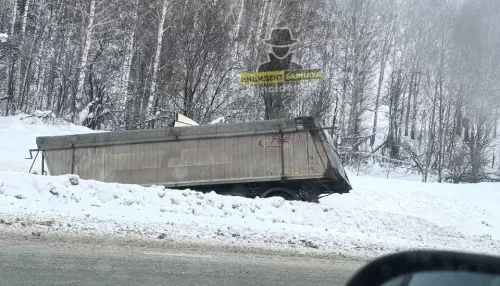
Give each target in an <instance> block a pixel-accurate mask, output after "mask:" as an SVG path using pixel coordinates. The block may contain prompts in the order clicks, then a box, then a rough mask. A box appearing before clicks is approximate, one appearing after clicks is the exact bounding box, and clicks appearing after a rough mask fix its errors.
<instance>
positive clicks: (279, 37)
mask: <svg viewBox="0 0 500 286" xmlns="http://www.w3.org/2000/svg"><path fill="white" fill-rule="evenodd" d="M264 42H265V43H266V44H268V45H270V46H273V47H289V46H293V45H295V44H296V43H297V40H294V39H292V32H291V31H290V29H288V28H282V29H273V31H272V32H271V38H270V39H268V40H265V41H264Z"/></svg>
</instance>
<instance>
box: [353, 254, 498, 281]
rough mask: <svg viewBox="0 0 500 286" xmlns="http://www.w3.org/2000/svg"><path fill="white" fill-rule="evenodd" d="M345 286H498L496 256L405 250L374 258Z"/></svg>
mask: <svg viewBox="0 0 500 286" xmlns="http://www.w3.org/2000/svg"><path fill="white" fill-rule="evenodd" d="M347 285H348V286H361V285H365V286H366V285H376V286H403V285H404V286H424V285H425V286H433V285H442V286H444V285H454V286H455V285H458V286H460V285H474V286H482V285H485V286H486V285H487V286H500V257H495V256H488V255H480V254H470V253H461V252H451V251H426V250H418V251H407V252H400V253H396V254H391V255H387V256H384V257H381V258H378V259H376V260H374V261H372V262H370V263H369V264H367V265H366V266H364V267H363V268H362V269H360V270H359V271H358V272H357V273H356V274H355V275H354V276H353V277H352V279H351V280H350V281H349V282H348V283H347Z"/></svg>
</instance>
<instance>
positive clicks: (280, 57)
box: [257, 28, 302, 72]
mask: <svg viewBox="0 0 500 286" xmlns="http://www.w3.org/2000/svg"><path fill="white" fill-rule="evenodd" d="M265 43H266V44H268V45H269V46H270V47H271V50H272V52H271V53H269V61H268V62H266V63H263V64H261V65H260V66H259V68H258V69H257V71H258V72H265V71H281V70H300V69H302V66H301V65H299V64H297V63H294V62H292V57H293V53H290V48H291V47H292V46H294V45H295V44H296V43H297V40H294V39H292V32H291V31H290V29H288V28H278V29H273V31H272V32H271V38H270V39H268V40H266V41H265Z"/></svg>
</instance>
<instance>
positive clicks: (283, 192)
mask: <svg viewBox="0 0 500 286" xmlns="http://www.w3.org/2000/svg"><path fill="white" fill-rule="evenodd" d="M262 197H263V198H270V197H282V198H284V199H285V200H287V201H300V200H301V199H300V197H299V195H298V194H297V193H296V192H294V191H292V190H290V189H287V188H283V187H276V188H270V189H269V190H267V191H265V192H264V193H263V194H262Z"/></svg>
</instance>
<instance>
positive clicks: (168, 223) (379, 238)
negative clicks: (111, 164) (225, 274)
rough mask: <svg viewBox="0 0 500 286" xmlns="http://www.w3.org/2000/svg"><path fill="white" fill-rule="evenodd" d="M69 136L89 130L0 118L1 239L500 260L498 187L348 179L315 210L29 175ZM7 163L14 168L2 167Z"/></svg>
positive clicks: (281, 202)
mask: <svg viewBox="0 0 500 286" xmlns="http://www.w3.org/2000/svg"><path fill="white" fill-rule="evenodd" d="M73 132H86V130H84V129H83V128H81V127H76V126H72V125H64V126H52V125H45V124H42V123H38V124H36V125H32V124H29V122H26V120H20V117H19V116H18V117H10V118H5V117H0V136H1V137H0V140H1V141H2V142H5V140H7V139H8V138H17V139H18V140H17V144H8V145H7V146H8V147H9V148H10V149H9V150H3V148H4V147H0V156H2V157H1V158H2V161H1V162H0V166H1V167H0V168H1V169H0V170H4V171H3V172H0V231H4V232H13V233H21V234H28V235H32V233H33V234H34V235H50V234H54V233H57V234H75V235H106V236H108V235H112V236H119V237H121V236H127V237H130V236H132V237H138V238H144V239H171V240H175V241H191V242H193V241H195V242H196V241H198V242H204V243H213V244H222V245H245V246H256V247H266V248H279V249H283V248H287V249H297V250H299V251H309V250H310V251H313V252H323V253H325V252H326V253H334V254H342V255H348V256H360V257H373V256H376V255H380V254H382V253H387V252H392V251H397V250H403V249H409V248H441V249H458V250H468V251H475V252H484V253H493V254H498V253H500V207H499V205H500V184H495V183H482V184H476V185H467V184H462V185H449V184H434V183H426V184H425V183H420V182H410V181H402V180H395V179H392V180H387V179H384V178H374V177H363V176H355V175H354V174H352V173H351V175H350V178H351V182H352V184H353V186H354V190H353V191H351V193H349V194H344V195H332V196H330V197H327V198H324V199H322V201H321V203H320V204H310V203H303V202H288V201H284V200H283V199H280V198H270V199H255V200H253V199H245V198H239V197H224V196H219V195H216V194H214V193H209V194H201V193H196V192H193V191H189V190H183V191H179V190H170V189H165V188H163V187H159V186H158V187H150V188H144V187H140V186H136V185H122V184H109V183H101V182H96V181H85V180H80V179H78V178H77V177H75V176H71V175H66V176H60V177H46V176H39V175H30V174H27V173H26V170H25V169H23V168H24V166H25V165H23V164H24V161H23V158H24V156H25V155H24V152H23V151H24V150H25V149H27V148H30V147H35V143H34V140H35V137H36V136H37V135H41V134H43V135H48V134H64V133H73ZM28 145H29V146H28ZM16 153H19V154H20V157H19V158H18V157H17V156H16V155H15V154H16ZM4 155H8V157H7V158H9V161H8V162H10V163H9V164H10V165H4V160H3V158H4V157H3V156H4ZM11 166H15V168H12V167H11ZM21 167H22V168H21ZM28 168H29V164H28ZM5 170H10V171H23V172H24V173H22V172H6V171H5Z"/></svg>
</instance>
